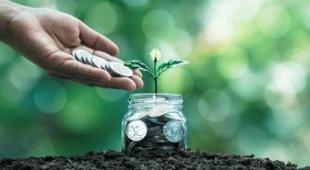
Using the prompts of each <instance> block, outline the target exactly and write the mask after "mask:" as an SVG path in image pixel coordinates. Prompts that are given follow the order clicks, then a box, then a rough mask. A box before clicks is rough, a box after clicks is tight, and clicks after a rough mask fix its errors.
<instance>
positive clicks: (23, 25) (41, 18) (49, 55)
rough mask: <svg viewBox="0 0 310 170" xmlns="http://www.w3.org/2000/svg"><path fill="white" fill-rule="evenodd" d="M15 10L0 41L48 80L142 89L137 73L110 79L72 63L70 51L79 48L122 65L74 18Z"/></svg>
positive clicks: (107, 43) (111, 47)
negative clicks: (39, 69)
mask: <svg viewBox="0 0 310 170" xmlns="http://www.w3.org/2000/svg"><path fill="white" fill-rule="evenodd" d="M18 7H19V8H20V9H19V10H17V11H18V12H15V13H14V15H11V16H10V19H9V20H8V24H7V25H6V26H5V29H4V34H3V35H2V37H1V39H2V40H3V41H4V42H5V43H7V44H8V45H10V46H12V47H14V48H15V49H17V50H18V51H20V52H21V53H22V54H23V55H25V56H26V57H27V58H28V59H30V60H31V61H32V62H34V63H35V64H37V65H38V66H40V67H41V68H42V69H44V70H46V72H47V73H48V74H50V75H51V76H54V77H58V78H62V79H68V80H72V81H76V82H79V83H83V84H88V85H94V86H101V87H109V88H119V89H126V90H135V89H137V88H142V87H143V81H142V79H141V76H142V75H141V73H140V72H139V71H134V75H133V76H132V77H130V78H127V77H113V76H111V75H110V74H109V73H108V72H107V71H105V70H102V69H99V68H94V67H91V66H89V65H85V64H82V63H79V62H77V61H75V60H74V59H73V57H72V55H71V52H72V50H73V49H74V48H76V47H82V48H84V49H86V50H88V51H89V52H91V53H93V54H95V55H97V56H99V57H103V58H105V59H107V60H108V61H116V62H121V60H120V59H118V58H116V57H113V56H114V55H116V54H117V53H118V47H117V46H116V45H115V44H114V43H113V42H112V41H111V40H109V39H108V38H106V37H105V36H103V35H101V34H99V33H97V32H96V31H94V30H92V29H91V28H89V27H88V26H87V25H85V24H84V23H83V22H81V21H80V20H78V19H77V18H74V17H72V16H70V15H67V14H64V13H61V12H57V11H54V10H50V9H45V8H29V7H24V6H18ZM0 15H1V14H0Z"/></svg>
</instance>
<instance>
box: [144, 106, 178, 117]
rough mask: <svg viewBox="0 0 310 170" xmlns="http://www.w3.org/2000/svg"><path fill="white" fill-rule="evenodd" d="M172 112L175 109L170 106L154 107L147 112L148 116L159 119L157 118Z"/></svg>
mask: <svg viewBox="0 0 310 170" xmlns="http://www.w3.org/2000/svg"><path fill="white" fill-rule="evenodd" d="M172 110H175V108H174V107H172V106H167V105H157V106H156V107H154V108H152V109H151V110H149V111H148V116H150V117H159V116H162V115H164V114H166V113H168V112H171V111H172Z"/></svg>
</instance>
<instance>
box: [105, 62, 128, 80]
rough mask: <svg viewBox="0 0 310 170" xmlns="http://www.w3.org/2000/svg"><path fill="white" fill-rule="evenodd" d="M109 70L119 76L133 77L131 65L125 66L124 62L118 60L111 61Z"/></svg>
mask: <svg viewBox="0 0 310 170" xmlns="http://www.w3.org/2000/svg"><path fill="white" fill-rule="evenodd" d="M109 70H110V71H111V72H112V73H113V74H116V75H118V76H122V77H131V76H132V75H133V72H132V70H131V69H130V68H129V67H126V66H124V64H121V63H117V62H110V63H109Z"/></svg>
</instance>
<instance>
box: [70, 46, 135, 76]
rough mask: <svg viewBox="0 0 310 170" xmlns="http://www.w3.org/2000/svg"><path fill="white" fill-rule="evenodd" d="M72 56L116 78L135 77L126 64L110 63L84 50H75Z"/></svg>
mask: <svg viewBox="0 0 310 170" xmlns="http://www.w3.org/2000/svg"><path fill="white" fill-rule="evenodd" d="M72 55H73V57H74V59H75V60H77V61H79V62H81V63H83V64H87V65H91V66H93V67H97V68H101V69H104V70H107V71H108V72H109V73H111V74H113V75H115V76H121V77H131V76H132V75H133V71H132V70H131V69H130V68H129V67H127V66H124V64H122V63H118V62H109V61H107V60H105V59H104V58H101V57H98V56H96V55H93V54H91V53H89V52H88V51H85V50H82V49H75V50H73V51H72Z"/></svg>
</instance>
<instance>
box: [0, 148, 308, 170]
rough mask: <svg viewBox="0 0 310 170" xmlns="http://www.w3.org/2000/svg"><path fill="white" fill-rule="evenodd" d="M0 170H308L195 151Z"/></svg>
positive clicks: (113, 155) (30, 163)
mask: <svg viewBox="0 0 310 170" xmlns="http://www.w3.org/2000/svg"><path fill="white" fill-rule="evenodd" d="M0 169H1V170H2V169H4V170H13V169H14V170H37V169H38V170H39V169H40V170H41V169H42V170H44V169H51V170H56V169H78V170H79V169H81V170H82V169H83V170H84V169H87V170H96V169H113V170H117V169H154V170H158V169H210V170H211V169H212V170H232V169H236V170H244V169H251V170H252V169H253V170H286V169H287V170H294V169H300V170H310V166H309V167H304V168H298V167H297V166H296V165H295V164H292V163H284V162H281V161H272V160H270V159H268V158H263V159H260V158H255V157H254V156H253V155H248V156H238V155H230V154H213V153H208V152H204V151H197V150H185V151H179V152H167V151H160V150H154V151H152V152H146V151H141V152H139V153H134V154H131V155H130V154H125V153H122V152H115V151H107V152H96V153H95V152H90V153H87V154H84V155H78V156H71V157H61V156H60V157H51V156H47V157H42V158H34V157H31V158H23V159H2V160H0Z"/></svg>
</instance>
